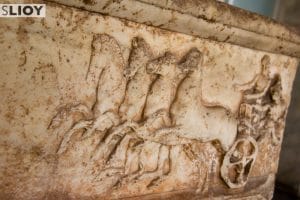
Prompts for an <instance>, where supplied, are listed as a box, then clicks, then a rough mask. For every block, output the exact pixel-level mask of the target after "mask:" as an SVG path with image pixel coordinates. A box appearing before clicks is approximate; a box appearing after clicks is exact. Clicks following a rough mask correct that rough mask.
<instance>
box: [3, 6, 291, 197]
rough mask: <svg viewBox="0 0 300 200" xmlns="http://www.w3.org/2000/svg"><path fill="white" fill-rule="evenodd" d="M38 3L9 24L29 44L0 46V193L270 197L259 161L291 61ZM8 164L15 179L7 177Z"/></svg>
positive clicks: (275, 133)
mask: <svg viewBox="0 0 300 200" xmlns="http://www.w3.org/2000/svg"><path fill="white" fill-rule="evenodd" d="M47 9H48V10H47V12H49V15H50V17H49V18H45V19H41V20H40V21H38V20H36V21H35V20H34V21H31V22H28V21H26V20H24V21H22V20H21V19H20V21H18V23H24V24H23V26H24V27H25V28H26V29H27V31H28V32H29V34H28V35H27V37H28V38H27V41H26V42H27V43H28V44H29V45H24V43H25V41H24V40H23V39H22V40H19V41H18V44H19V46H16V47H15V49H14V48H13V49H10V50H8V51H7V52H6V51H5V52H4V51H2V50H0V53H1V55H3V60H2V61H0V64H1V66H4V65H11V66H12V68H11V71H10V70H8V69H6V68H1V69H0V70H1V73H2V71H3V74H5V75H3V77H4V78H3V80H1V81H2V82H1V84H0V85H1V91H3V92H4V94H5V95H4V96H5V97H4V98H3V99H2V100H0V101H1V102H2V103H1V104H0V108H1V109H0V110H1V112H3V113H5V114H4V115H2V113H1V117H2V118H3V120H2V119H1V120H2V122H3V126H1V131H3V132H4V133H7V134H5V135H4V137H3V139H2V140H3V141H0V142H1V144H3V145H2V146H3V147H1V148H6V149H7V155H5V156H3V157H4V158H5V159H6V160H7V163H8V164H3V165H4V166H5V167H4V168H3V169H4V170H3V172H2V171H1V175H3V174H5V173H6V175H5V176H6V177H8V178H6V179H3V183H1V185H3V187H2V188H3V189H0V194H2V193H3V194H7V193H9V191H14V195H12V196H13V198H19V199H31V197H32V196H33V194H34V195H36V198H37V199H43V198H44V199H45V198H50V199H51V198H53V199H57V198H58V197H61V198H62V199H68V198H70V199H82V198H83V199H84V198H94V197H95V198H104V199H118V198H140V197H141V196H142V197H145V198H148V197H149V198H153V199H155V198H162V196H164V195H165V196H164V197H170V198H172V195H173V194H174V195H175V196H176V195H177V193H182V195H183V196H184V197H183V198H186V199H191V198H192V197H193V198H203V199H205V198H209V199H211V198H214V197H215V198H218V197H221V196H222V197H223V196H225V197H226V198H227V197H228V198H232V199H243V198H244V199H247V198H248V196H253V197H259V198H261V199H270V197H271V195H270V194H269V193H268V194H262V193H263V191H266V190H267V191H272V188H273V184H274V173H275V172H276V170H273V169H272V170H271V169H266V170H265V171H262V170H258V169H260V167H261V166H265V165H268V163H267V162H268V161H266V159H265V157H264V156H265V155H271V154H272V153H273V152H272V151H273V149H275V150H276V151H279V150H280V143H281V141H282V137H283V129H284V124H285V117H286V112H287V108H288V104H289V99H290V96H289V95H290V91H291V87H292V77H293V76H294V73H295V70H296V59H294V58H291V57H287V56H283V55H281V56H278V55H275V54H271V53H266V52H261V51H256V50H251V49H246V48H243V47H239V46H234V45H231V44H227V43H219V42H213V41H210V40H204V39H200V38H195V37H192V36H188V35H184V34H179V33H174V32H168V31H165V30H161V29H158V28H153V27H150V26H146V25H142V24H136V23H133V22H128V21H123V20H120V19H117V18H112V17H109V16H106V17H104V16H102V15H100V14H91V13H88V12H84V11H82V10H77V9H74V8H66V7H62V6H49V7H47ZM56 16H64V17H59V18H57V17H56ZM70 16H73V17H70ZM65 24H68V27H67V28H65V27H64V26H65ZM5 26H7V27H10V31H12V33H11V34H12V35H14V34H20V33H17V31H15V30H14V29H15V28H16V27H14V26H13V25H11V24H9V23H8V24H6V25H5ZM49 27H51V28H49ZM2 29H3V28H1V27H0V30H1V31H2ZM2 32H3V31H2ZM2 32H1V34H2ZM36 32H39V34H36ZM3 35H4V36H5V37H6V40H5V42H4V45H6V46H11V43H10V42H9V41H10V40H9V37H8V36H7V35H5V34H3ZM16 37H17V36H16ZM78 38H80V39H78ZM37 39H39V40H41V41H43V44H46V46H45V45H43V46H42V47H40V46H39V45H38V44H37V42H36V41H37ZM27 43H26V44H27ZM46 47H47V48H46ZM48 49H50V50H51V51H50V52H51V53H48ZM11 55H19V57H18V62H16V61H14V60H11V59H7V58H8V57H10V58H11ZM24 60H25V61H24ZM1 62H2V63H1ZM14 62H16V63H14ZM20 63H21V66H20ZM26 70H27V71H26ZM246 72H247V73H246ZM29 75H30V76H29ZM26 77H30V78H28V80H27V79H26ZM10 79H11V80H10ZM12 80H13V81H12ZM18 80H21V81H18ZM25 81H26V82H27V84H24V82H25ZM26 95H27V96H28V98H26V99H24V98H23V96H26ZM26 113H27V114H26ZM21 138H22V139H21ZM23 144H26V145H23ZM265 144H267V147H265ZM22 145H23V146H22ZM26 148H28V149H26ZM0 150H1V151H0V153H2V152H4V151H3V150H2V149H0ZM1 156H2V155H1ZM5 159H3V160H5ZM28 160H29V161H28ZM257 160H259V162H257ZM269 162H271V161H269ZM3 163H4V162H3ZM275 165H276V164H275ZM9 166H13V167H9ZM19 169H20V171H22V170H23V171H24V174H25V175H24V176H26V177H27V178H26V180H27V181H28V183H29V184H26V185H28V186H26V187H25V186H18V185H17V183H16V181H15V179H17V178H20V177H21V178H22V177H23V175H20V172H19V171H18V170H19ZM21 169H22V170H21ZM37 169H39V170H40V171H41V174H42V172H44V173H45V174H42V175H41V174H40V173H36V171H37ZM23 171H22V172H23ZM7 174H10V175H7ZM11 177H12V178H11ZM15 177H16V178H15ZM28 177H29V178H28ZM21 178H20V180H21ZM38 183H41V184H43V189H40V188H39V187H38V186H37V185H38ZM14 188H16V189H15V190H14ZM24 191H27V192H24ZM233 191H236V192H233ZM239 191H241V192H239ZM175 193H176V194H175ZM155 195H159V196H155ZM160 195H162V196H160ZM0 197H1V196H0Z"/></svg>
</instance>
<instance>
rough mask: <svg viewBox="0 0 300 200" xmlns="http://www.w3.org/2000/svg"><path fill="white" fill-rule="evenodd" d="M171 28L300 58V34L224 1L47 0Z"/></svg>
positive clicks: (201, 36) (180, 31)
mask: <svg viewBox="0 0 300 200" xmlns="http://www.w3.org/2000/svg"><path fill="white" fill-rule="evenodd" d="M44 2H55V3H58V4H63V5H66V6H71V7H77V8H80V9H83V10H87V11H91V12H96V13H101V14H105V15H110V16H113V17H118V18H122V19H126V20H130V21H134V22H137V23H142V24H146V25H150V26H154V27H158V28H162V29H166V30H170V31H175V32H179V33H184V34H188V35H193V36H196V37H200V38H205V39H210V40H214V41H218V42H227V43H231V44H234V45H239V46H243V47H247V48H251V49H256V50H262V51H267V52H271V53H277V54H284V55H288V56H292V57H298V58H300V35H299V34H297V33H296V32H293V31H292V30H290V29H289V28H287V27H285V26H283V25H281V24H279V23H277V22H275V21H273V20H271V19H268V18H266V17H263V16H260V15H257V14H254V13H251V12H248V11H244V10H242V9H239V8H235V7H233V6H229V5H226V4H224V3H221V2H215V1H208V0H198V1H195V0H190V1H186V2H184V3H183V4H179V3H178V2H179V0H162V1H158V0H118V1H114V0H45V1H44Z"/></svg>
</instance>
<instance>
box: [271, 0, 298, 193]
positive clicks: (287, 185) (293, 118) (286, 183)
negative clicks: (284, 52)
mask: <svg viewBox="0 0 300 200" xmlns="http://www.w3.org/2000/svg"><path fill="white" fill-rule="evenodd" d="M274 15H275V16H274V17H275V18H276V20H278V21H280V22H282V23H285V24H289V25H291V26H293V27H294V28H295V29H296V30H297V31H298V32H299V33H300V0H280V1H278V3H277V8H276V10H275V13H274ZM299 67H300V66H298V72H297V74H296V79H295V82H294V87H293V93H292V100H291V104H290V107H289V112H288V116H287V123H286V128H285V135H284V139H283V143H282V149H281V155H280V161H279V169H278V174H277V187H278V188H279V189H282V190H285V191H287V192H291V193H294V194H296V195H298V196H299V197H300V70H299Z"/></svg>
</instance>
